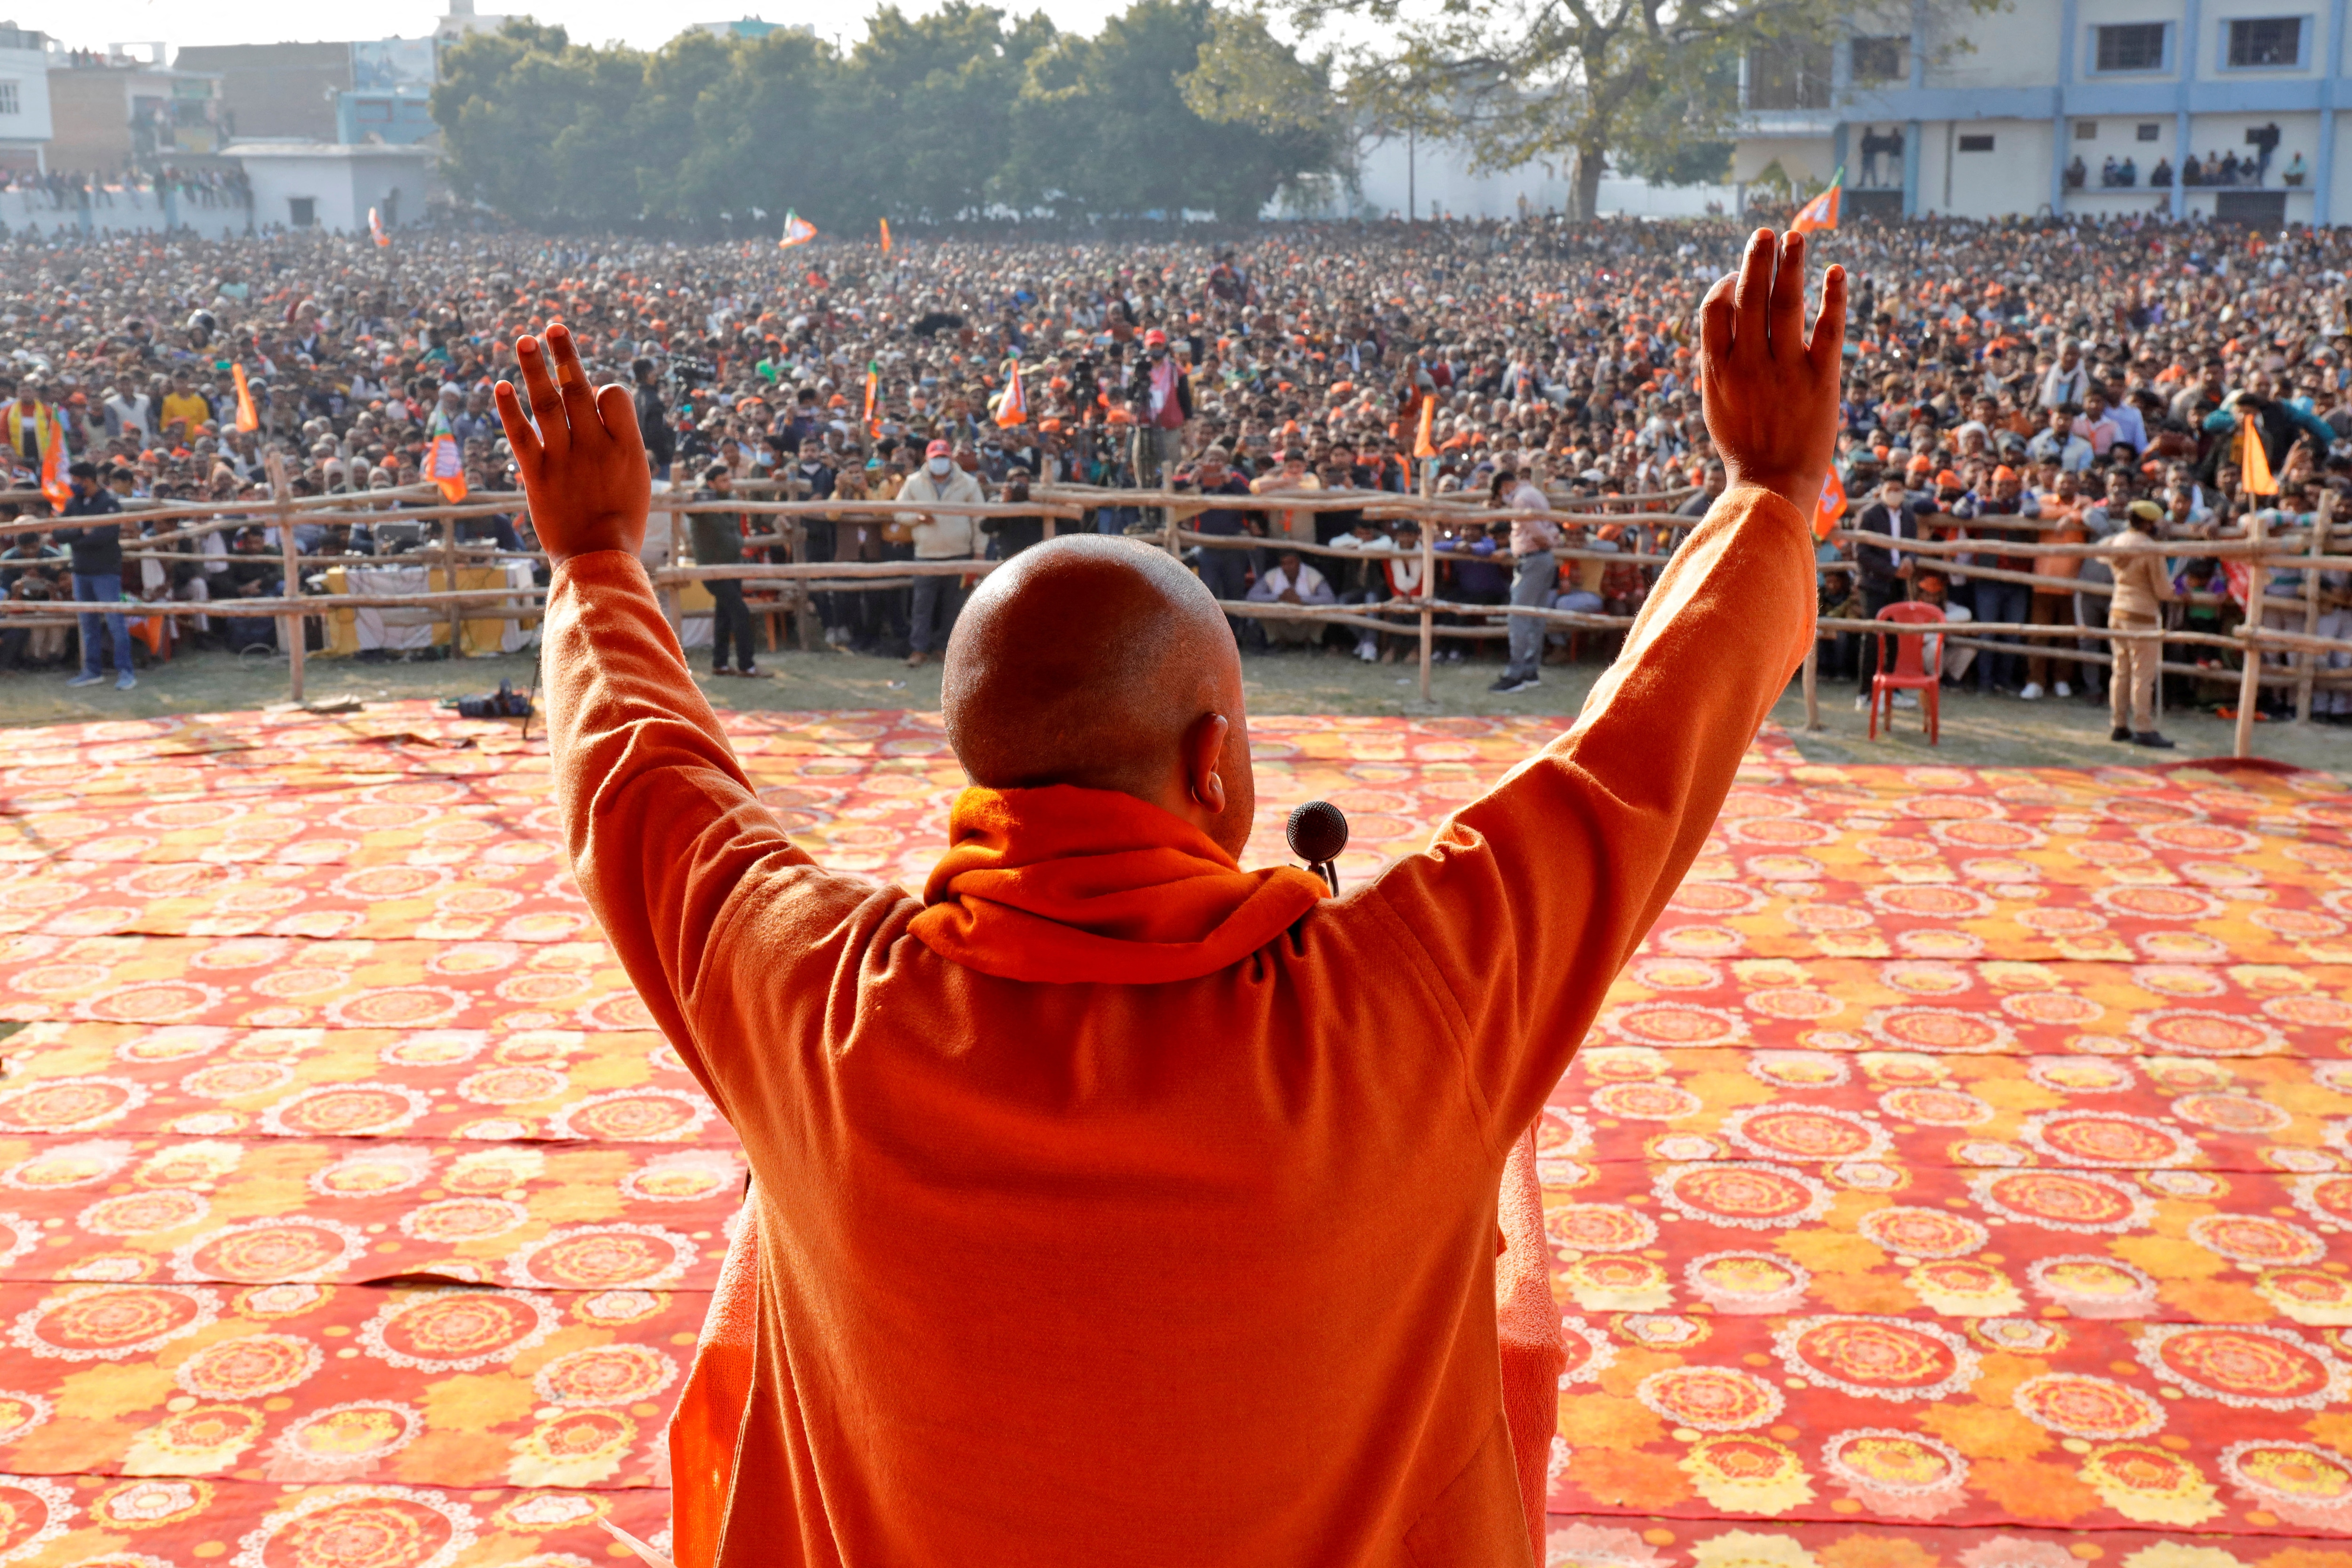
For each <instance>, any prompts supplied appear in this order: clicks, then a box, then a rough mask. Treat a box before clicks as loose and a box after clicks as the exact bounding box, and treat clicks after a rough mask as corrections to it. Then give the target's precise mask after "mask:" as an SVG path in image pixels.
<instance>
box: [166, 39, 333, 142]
mask: <svg viewBox="0 0 2352 1568" xmlns="http://www.w3.org/2000/svg"><path fill="white" fill-rule="evenodd" d="M173 64H174V65H176V66H178V67H179V68H181V69H183V70H196V71H215V72H218V73H219V76H220V79H221V116H222V119H223V121H225V122H226V126H227V128H228V132H229V134H230V135H232V136H242V137H247V138H262V139H267V140H277V139H279V138H282V137H289V136H293V137H303V138H308V139H310V140H312V141H318V142H331V141H333V140H334V139H335V100H336V97H337V95H338V94H341V93H347V92H349V91H351V90H352V46H351V45H349V44H327V43H319V44H218V45H206V46H198V47H189V48H184V49H182V50H181V51H180V52H179V53H178V54H177V55H175V56H173Z"/></svg>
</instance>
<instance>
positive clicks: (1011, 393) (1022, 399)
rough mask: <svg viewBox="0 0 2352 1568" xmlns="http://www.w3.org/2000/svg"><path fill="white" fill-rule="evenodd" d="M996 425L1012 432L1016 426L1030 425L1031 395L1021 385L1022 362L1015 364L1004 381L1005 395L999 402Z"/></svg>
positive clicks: (1014, 362) (1017, 361) (1015, 362)
mask: <svg viewBox="0 0 2352 1568" xmlns="http://www.w3.org/2000/svg"><path fill="white" fill-rule="evenodd" d="M996 423H997V424H998V425H999V426H1001V427H1003V428H1004V429H1007V430H1010V429H1012V428H1013V426H1016V425H1026V424H1028V423H1029V394H1028V391H1027V390H1026V389H1025V388H1024V387H1023V386H1022V384H1021V362H1020V361H1019V360H1017V359H1016V360H1014V361H1013V370H1012V374H1009V375H1007V376H1006V377H1005V380H1004V395H1003V397H1001V398H999V399H998V400H997V404H996Z"/></svg>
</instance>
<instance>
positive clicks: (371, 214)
mask: <svg viewBox="0 0 2352 1568" xmlns="http://www.w3.org/2000/svg"><path fill="white" fill-rule="evenodd" d="M368 233H369V234H370V235H372V236H373V237H374V238H375V242H376V243H377V244H378V245H390V244H391V243H392V236H390V235H388V234H386V233H384V232H383V218H382V217H381V216H378V215H377V213H376V210H375V208H373V207H370V208H368Z"/></svg>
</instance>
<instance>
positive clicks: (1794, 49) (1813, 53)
mask: <svg viewBox="0 0 2352 1568" xmlns="http://www.w3.org/2000/svg"><path fill="white" fill-rule="evenodd" d="M1829 106H1830V47H1829V46H1828V45H1827V44H1814V43H1810V42H1808V41H1806V40H1804V39H1801V38H1781V39H1776V40H1774V41H1773V42H1771V43H1769V44H1759V45H1758V46H1757V47H1755V48H1754V49H1753V50H1751V51H1750V52H1749V53H1748V108H1750V109H1827V108H1828V107H1829Z"/></svg>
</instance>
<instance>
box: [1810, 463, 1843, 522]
mask: <svg viewBox="0 0 2352 1568" xmlns="http://www.w3.org/2000/svg"><path fill="white" fill-rule="evenodd" d="M1843 521H1845V481H1844V480H1843V479H1839V478H1838V476H1837V470H1836V469H1835V468H1832V469H1831V470H1830V477H1829V478H1828V479H1825V480H1823V481H1822V499H1821V500H1818V501H1816V502H1814V503H1813V537H1814V538H1815V539H1827V538H1828V537H1829V536H1830V535H1831V534H1832V533H1833V532H1835V531H1837V528H1838V525H1839V524H1840V523H1843Z"/></svg>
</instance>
